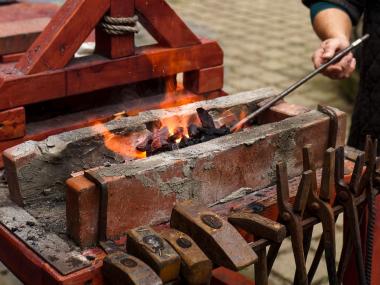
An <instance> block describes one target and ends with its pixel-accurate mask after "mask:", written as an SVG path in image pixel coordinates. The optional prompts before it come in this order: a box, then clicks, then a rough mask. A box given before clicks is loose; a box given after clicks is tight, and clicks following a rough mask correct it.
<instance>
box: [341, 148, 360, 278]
mask: <svg viewBox="0 0 380 285" xmlns="http://www.w3.org/2000/svg"><path fill="white" fill-rule="evenodd" d="M363 167H364V156H363V155H361V156H358V158H357V161H356V165H355V174H354V176H353V177H352V179H351V182H350V185H347V184H346V183H345V182H344V148H343V147H340V148H338V149H337V151H336V194H337V196H336V203H337V204H340V205H342V206H343V208H344V216H345V221H346V222H347V228H346V229H345V230H346V231H345V234H346V235H347V237H346V238H345V239H344V241H345V244H344V245H343V250H342V254H341V259H340V262H339V267H338V282H339V284H341V282H342V278H343V274H344V272H345V268H346V266H347V263H348V260H349V258H350V256H351V252H352V245H353V247H354V252H355V260H356V268H357V272H358V279H359V280H358V282H359V283H358V284H367V281H366V277H365V268H364V259H363V251H362V244H361V235H360V222H359V213H358V209H357V206H356V204H355V197H357V196H358V195H359V191H360V184H361V181H360V180H361V177H362V175H361V173H362V172H361V171H362V170H363ZM364 195H365V194H364Z"/></svg>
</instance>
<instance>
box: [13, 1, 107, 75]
mask: <svg viewBox="0 0 380 285" xmlns="http://www.w3.org/2000/svg"><path fill="white" fill-rule="evenodd" d="M109 8H110V0H90V1H89V0H67V1H66V2H65V4H64V5H63V6H62V7H61V9H60V10H59V11H58V12H57V14H55V16H54V17H53V18H52V20H51V22H50V23H49V25H48V26H47V27H46V29H45V30H44V31H43V32H42V33H41V34H40V36H39V37H38V38H37V40H36V41H35V42H34V43H33V45H32V46H31V47H30V48H29V50H28V51H27V53H26V54H25V56H23V57H22V58H21V59H20V61H19V63H18V65H17V67H18V68H19V70H20V71H22V72H23V73H24V74H35V73H39V72H43V71H48V70H54V69H59V68H63V67H65V66H66V64H67V63H68V62H69V61H70V60H71V59H72V57H73V55H74V53H75V52H76V51H77V50H78V49H79V47H80V46H81V44H82V43H83V42H84V41H85V40H86V38H87V37H88V35H89V34H90V33H91V31H92V30H93V29H94V28H95V26H96V25H97V24H98V22H99V19H100V18H101V17H102V16H103V15H104V14H105V13H106V12H107V10H108V9H109ZM89 11H91V13H89Z"/></svg>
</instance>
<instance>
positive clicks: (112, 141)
mask: <svg viewBox="0 0 380 285" xmlns="http://www.w3.org/2000/svg"><path fill="white" fill-rule="evenodd" d="M93 129H94V131H96V132H97V133H100V134H102V135H103V137H104V145H105V146H106V147H107V148H108V149H109V150H111V151H113V152H115V153H117V154H119V155H121V156H123V157H125V158H130V159H139V158H145V157H146V152H142V151H138V150H137V149H136V144H137V141H138V140H139V138H141V135H140V134H139V133H132V134H129V135H127V136H121V135H117V134H113V133H112V132H110V131H109V130H108V129H107V128H106V127H105V125H104V124H102V123H97V124H96V125H94V126H93Z"/></svg>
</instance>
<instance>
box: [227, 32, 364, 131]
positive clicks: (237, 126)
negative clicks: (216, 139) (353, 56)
mask: <svg viewBox="0 0 380 285" xmlns="http://www.w3.org/2000/svg"><path fill="white" fill-rule="evenodd" d="M368 38H369V34H366V35H364V36H363V37H361V38H360V39H358V40H356V41H355V42H353V43H352V44H351V45H350V46H349V47H347V48H345V49H344V50H342V51H340V52H339V53H338V54H336V55H335V56H334V57H333V58H332V59H330V60H329V61H328V62H326V63H325V64H322V65H321V66H320V67H318V68H317V69H315V70H314V71H313V72H311V73H310V74H308V75H307V76H306V77H304V78H302V79H301V80H299V81H297V82H296V83H294V84H293V85H291V86H289V87H288V88H287V89H285V90H284V91H283V92H281V93H280V94H279V95H277V96H276V97H274V98H273V99H272V100H270V101H269V102H267V103H266V104H264V105H263V106H262V107H260V108H259V109H257V110H256V111H255V112H253V113H252V114H250V115H249V116H247V117H245V118H244V119H243V120H241V121H240V122H238V123H236V124H235V125H234V126H233V127H232V128H231V131H232V132H235V131H237V130H238V129H240V127H241V126H243V125H244V124H245V123H246V122H248V121H249V120H251V119H254V118H256V117H257V116H258V115H260V114H261V113H262V112H264V111H266V110H267V109H269V108H270V107H272V106H273V105H274V104H276V103H277V102H278V101H280V100H281V99H283V98H285V97H286V96H288V95H289V94H290V93H292V92H293V91H294V90H296V89H298V88H299V87H300V86H302V85H303V84H305V83H306V82H308V81H309V80H310V79H312V78H313V77H315V76H316V75H317V74H319V73H321V72H322V71H323V70H325V69H326V68H327V67H329V66H330V65H332V64H334V63H337V62H338V61H340V60H341V59H342V58H343V57H344V56H346V55H347V54H349V53H350V52H351V51H353V50H354V49H356V48H357V47H358V46H360V45H361V44H362V43H363V42H364V41H365V40H367V39H368Z"/></svg>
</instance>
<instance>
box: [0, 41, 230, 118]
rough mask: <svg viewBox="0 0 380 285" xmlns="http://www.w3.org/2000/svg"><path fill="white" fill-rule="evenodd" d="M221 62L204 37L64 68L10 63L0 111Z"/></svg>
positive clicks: (0, 94)
mask: <svg viewBox="0 0 380 285" xmlns="http://www.w3.org/2000/svg"><path fill="white" fill-rule="evenodd" d="M173 63H175V64H173ZM222 63H223V52H222V50H221V48H220V46H219V45H218V44H217V43H216V42H214V41H208V40H204V41H202V44H200V45H195V46H189V47H183V48H161V47H158V46H149V47H143V48H139V49H138V50H137V52H136V55H135V56H130V57H125V58H121V59H114V60H108V59H105V58H99V57H98V56H95V55H94V56H89V57H86V58H82V59H78V61H77V62H76V63H75V64H72V65H70V66H69V67H67V68H66V69H59V70H56V71H54V72H45V73H39V74H35V75H29V76H24V75H22V74H21V75H20V73H19V72H18V71H17V70H16V69H14V68H12V66H11V65H8V66H0V75H1V76H0V77H3V79H4V82H3V83H2V85H1V86H0V110H2V109H8V108H15V107H18V106H24V105H27V104H31V103H37V102H41V101H46V100H51V99H56V98H62V97H65V96H71V95H77V94H81V93H86V92H91V91H95V90H100V89H104V88H109V87H111V86H117V85H125V84H130V83H135V82H140V81H144V80H148V79H152V78H158V77H166V76H169V75H174V74H177V73H181V72H186V71H191V70H197V69H203V68H207V67H213V66H218V65H221V64H222ZM1 67H2V68H1ZM0 84H1V83H0Z"/></svg>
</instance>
